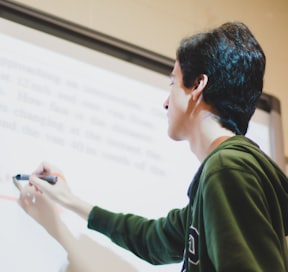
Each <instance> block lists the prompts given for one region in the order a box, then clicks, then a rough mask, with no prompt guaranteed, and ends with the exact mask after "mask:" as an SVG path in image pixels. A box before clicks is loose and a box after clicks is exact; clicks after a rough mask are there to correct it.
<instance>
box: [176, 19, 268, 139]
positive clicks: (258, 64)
mask: <svg viewBox="0 0 288 272" xmlns="http://www.w3.org/2000/svg"><path fill="white" fill-rule="evenodd" d="M176 57H177V60H178V61H179V64H180V67H181V71H182V74H183V84H184V86H185V87H187V88H190V87H192V86H193V84H194V83H195V81H196V79H197V77H198V76H199V75H201V74H206V75H207V76H208V83H207V86H206V87H205V89H204V91H203V99H204V101H205V102H206V103H208V104H210V105H212V106H213V108H214V109H215V110H216V111H217V114H218V115H219V117H220V123H221V124H222V126H223V127H225V128H227V129H229V130H231V131H233V132H235V133H236V134H242V135H245V134H246V132H247V129H248V124H249V121H250V119H251V117H252V115H253V113H254V112H255V109H256V102H257V99H258V98H259V96H260V95H261V93H262V89H263V77H264V72H265V63H266V58H265V54H264V52H263V50H262V48H261V46H260V45H259V43H258V42H257V40H256V39H255V37H254V36H253V34H252V33H251V31H250V30H249V29H248V27H247V26H246V25H245V24H243V23H240V22H229V23H225V24H223V25H221V26H220V27H218V28H215V29H213V30H212V31H209V32H205V33H199V34H196V35H193V36H192V37H189V38H185V39H183V40H182V41H181V43H180V46H179V48H178V50H177V55H176Z"/></svg>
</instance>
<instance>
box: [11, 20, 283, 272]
mask: <svg viewBox="0 0 288 272" xmlns="http://www.w3.org/2000/svg"><path fill="white" fill-rule="evenodd" d="M264 71H265V55H264V53H263V51H262V49H261V47H260V45H259V44H258V42H257V41H256V39H255V38H254V36H253V34H252V33H251V32H250V30H249V29H248V28H247V27H246V26H245V25H244V24H242V23H238V22H235V23H226V24H223V25H221V26H220V27H218V28H215V29H213V30H212V31H209V32H206V33H200V34H197V35H194V36H192V37H189V38H187V39H184V40H183V41H182V42H181V44H180V46H179V48H178V50H177V55H176V62H175V65H174V69H173V71H172V73H171V76H170V77H171V93H170V95H169V97H168V98H167V100H166V101H165V102H164V108H165V109H167V116H168V123H169V124H168V134H169V136H170V137H171V138H172V139H174V140H177V141H178V140H186V141H188V142H189V144H190V148H191V151H192V152H193V153H194V154H195V155H196V156H197V157H198V159H199V160H200V161H201V166H200V167H199V169H198V171H197V173H196V175H195V176H194V178H193V180H192V183H191V185H190V188H189V190H188V196H189V203H188V204H187V206H186V207H184V208H183V209H174V210H172V211H170V212H169V213H168V215H167V216H166V217H163V218H160V219H157V220H148V219H146V218H143V217H140V216H137V215H131V214H128V215H125V214H115V213H113V212H111V211H107V210H104V209H102V208H100V207H97V206H93V205H91V204H89V203H86V202H85V201H83V200H81V199H79V198H78V197H77V196H75V195H74V194H73V193H72V192H71V191H70V190H69V188H68V185H67V183H66V181H65V179H64V177H63V176H62V174H60V178H59V181H58V182H57V184H56V185H53V186H52V185H50V184H48V183H47V182H45V181H43V180H41V179H39V178H37V176H36V175H33V176H32V177H31V179H30V183H31V184H32V185H33V186H34V187H35V188H36V192H35V193H36V194H37V197H40V195H41V194H43V195H45V196H49V197H50V198H51V199H53V200H55V201H56V202H58V203H60V204H61V205H63V206H64V207H66V208H68V209H71V210H72V211H74V212H76V213H77V214H79V215H80V216H82V217H83V218H84V219H86V220H88V228H91V229H94V230H96V231H99V232H101V233H103V234H105V235H107V236H108V237H110V238H111V240H112V241H114V242H115V243H117V244H118V245H120V246H122V247H124V248H127V249H128V250H130V251H132V252H133V253H134V254H136V255H137V256H139V257H140V258H142V259H145V260H147V261H148V262H150V263H152V264H166V263H173V262H181V261H183V269H182V271H186V272H192V271H193V272H194V271H201V272H214V271H221V272H224V271H229V272H231V271H233V272H237V271H239V272H240V271H241V272H243V271H259V272H260V271H261V272H263V271H267V272H268V271H269V272H271V271H277V272H285V271H286V272H287V271H288V251H287V244H286V240H285V235H288V181H287V177H286V176H285V175H284V174H283V172H281V170H280V169H279V168H278V167H277V165H275V164H274V163H273V162H272V161H271V160H270V159H269V158H268V157H267V156H266V155H265V154H263V152H262V151H261V150H260V149H259V148H258V146H257V145H256V144H255V143H253V142H252V141H250V140H249V139H247V138H245V137H244V135H245V133H246V131H247V128H248V125H249V120H250V118H251V116H252V115H253V113H254V111H255V109H256V101H257V99H258V98H259V96H260V95H261V93H262V88H263V77H264ZM53 173H54V174H55V173H61V172H60V171H59V170H58V169H57V168H55V167H54V166H51V165H49V164H47V163H42V164H41V165H40V166H39V168H38V169H37V170H36V171H35V172H34V174H43V175H51V174H53ZM57 175H58V174H57ZM15 184H16V186H17V187H18V188H19V190H20V192H21V196H20V200H21V201H20V203H21V205H22V206H23V208H24V209H25V210H26V211H27V213H29V214H30V215H31V216H33V217H34V218H35V219H36V220H37V221H38V222H40V223H41V222H42V221H41V220H39V216H41V215H39V213H38V214H35V212H31V211H32V208H31V207H30V206H31V205H30V204H31V203H32V202H31V201H30V202H29V199H28V200H27V199H26V196H25V194H24V192H25V190H24V188H22V187H21V186H20V184H19V183H17V182H16V181H15ZM24 200H26V201H24ZM27 201H28V202H27ZM29 205H30V206H29ZM33 205H34V206H35V205H36V206H37V201H36V203H35V204H33ZM36 208H37V207H36ZM33 209H34V211H35V207H33ZM39 209H40V208H39ZM43 225H44V227H45V224H43ZM54 237H55V235H54ZM62 242H63V241H62ZM64 243H65V241H64Z"/></svg>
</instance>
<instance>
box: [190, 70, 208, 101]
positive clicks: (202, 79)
mask: <svg viewBox="0 0 288 272" xmlns="http://www.w3.org/2000/svg"><path fill="white" fill-rule="evenodd" d="M207 83H208V76H207V75H205V74H201V75H200V76H198V77H197V78H196V80H195V84H194V86H195V87H194V90H193V92H192V99H193V101H196V100H197V99H198V98H199V96H200V95H201V94H202V92H203V90H204V89H205V87H206V85H207Z"/></svg>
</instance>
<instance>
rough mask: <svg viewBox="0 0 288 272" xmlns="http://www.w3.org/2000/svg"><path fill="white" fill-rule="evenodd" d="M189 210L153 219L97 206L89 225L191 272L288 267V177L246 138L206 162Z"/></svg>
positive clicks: (271, 271) (285, 270)
mask: <svg viewBox="0 0 288 272" xmlns="http://www.w3.org/2000/svg"><path fill="white" fill-rule="evenodd" d="M188 196H189V201H188V204H187V206H186V207H184V208H183V209H174V210H171V211H170V212H169V213H168V215H167V216H166V217H163V218H159V219H156V220H149V219H146V218H143V217H141V216H137V215H133V214H119V213H113V212H110V211H107V210H104V209H102V208H100V207H96V206H95V207H94V208H93V209H92V211H91V212H90V215H89V218H88V228H90V229H94V230H96V231H99V232H101V233H103V234H105V235H106V236H108V237H110V238H111V240H112V241H114V242H115V243H116V244H118V245H120V246H121V247H124V248H126V249H128V250H130V251H132V252H133V253H134V254H136V255H137V256H139V257H140V258H142V259H144V260H146V261H148V262H150V263H152V264H168V263H173V262H181V261H183V269H182V271H185V272H194V271H195V272H196V271H197V272H215V271H217V272H232V271H233V272H244V271H245V272H246V271H251V272H252V271H253V272H288V250H287V244H286V240H285V235H288V179H287V177H286V176H285V175H284V173H283V172H282V171H281V170H280V169H279V168H278V167H277V165H275V163H274V162H273V161H271V160H270V159H269V158H268V157H267V156H266V155H265V154H264V153H262V152H261V151H260V150H259V148H258V146H257V145H256V144H254V143H253V142H251V141H250V140H248V139H247V138H245V137H243V136H235V137H232V138H230V139H228V140H226V141H225V142H223V143H222V144H220V145H219V146H218V147H217V148H216V149H215V150H214V151H213V152H212V153H211V154H210V155H209V156H208V157H207V158H206V159H205V161H204V162H203V163H202V164H201V166H200V167H199V169H198V171H197V173H196V175H195V176H194V178H193V181H192V183H191V185H190V188H189V190H188Z"/></svg>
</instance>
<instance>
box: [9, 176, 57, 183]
mask: <svg viewBox="0 0 288 272" xmlns="http://www.w3.org/2000/svg"><path fill="white" fill-rule="evenodd" d="M36 176H37V177H38V178H40V179H43V180H46V181H47V182H49V183H50V184H55V183H56V182H57V178H58V177H57V176H44V175H36ZM14 178H15V179H16V180H29V178H30V175H24V174H18V175H16V176H14Z"/></svg>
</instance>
